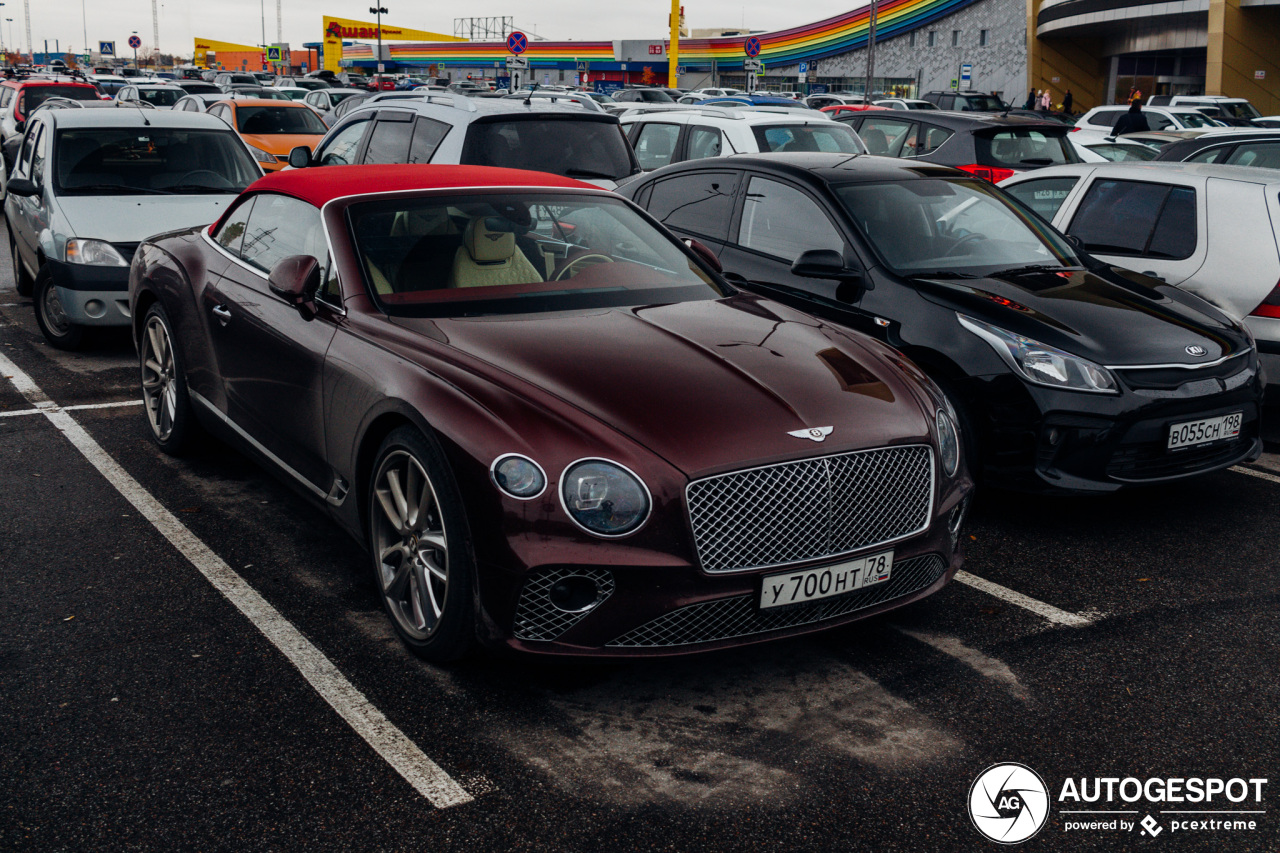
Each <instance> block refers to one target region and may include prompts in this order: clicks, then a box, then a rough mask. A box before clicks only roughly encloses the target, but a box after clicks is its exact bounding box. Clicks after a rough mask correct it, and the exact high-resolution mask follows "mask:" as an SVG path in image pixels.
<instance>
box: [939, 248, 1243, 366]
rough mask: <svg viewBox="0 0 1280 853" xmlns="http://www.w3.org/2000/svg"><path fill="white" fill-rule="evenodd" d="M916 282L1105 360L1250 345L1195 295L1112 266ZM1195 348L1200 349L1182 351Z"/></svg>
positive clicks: (1214, 353)
mask: <svg viewBox="0 0 1280 853" xmlns="http://www.w3.org/2000/svg"><path fill="white" fill-rule="evenodd" d="M917 284H918V286H919V287H920V290H921V292H922V293H923V294H924V295H925V296H926V297H928V298H931V299H932V300H933V301H935V302H942V303H943V304H947V305H949V307H953V308H955V309H956V310H957V311H960V312H961V313H970V314H971V316H974V317H977V318H978V319H981V320H985V321H986V322H989V323H991V324H993V325H996V326H999V327H1001V328H1003V329H1006V330H1008V331H1011V332H1015V333H1017V334H1020V335H1025V336H1026V337H1029V338H1032V339H1034V340H1037V341H1040V342H1041V343H1045V344H1049V345H1051V346H1056V347H1058V348H1059V349H1063V350H1066V351H1067V352H1070V353H1073V354H1075V355H1079V356H1083V357H1085V358H1088V359H1090V360H1091V361H1095V362H1097V363H1099V364H1104V365H1126V364H1195V365H1198V364H1204V363H1206V362H1208V361H1212V360H1214V359H1217V358H1221V357H1223V356H1228V355H1234V354H1235V353H1238V352H1240V351H1241V350H1242V349H1247V348H1248V346H1249V342H1248V339H1247V338H1246V337H1245V335H1244V333H1243V332H1242V331H1241V329H1240V327H1239V326H1238V324H1236V323H1235V322H1234V321H1233V320H1231V319H1230V318H1229V317H1227V316H1226V315H1225V314H1223V313H1221V312H1220V311H1218V310H1217V309H1216V308H1214V307H1213V306H1212V305H1210V304H1209V303H1207V302H1205V301H1203V300H1202V299H1200V298H1199V297H1197V296H1194V295H1192V294H1189V293H1186V292H1184V291H1181V290H1179V289H1177V288H1175V287H1170V286H1168V285H1163V284H1161V283H1160V282H1159V281H1158V280H1156V279H1152V278H1149V277H1147V276H1144V275H1140V274H1138V273H1133V272H1129V271H1127V270H1120V269H1118V268H1115V267H1111V268H1104V269H1100V270H1097V271H1091V270H1087V269H1086V270H1081V271H1077V272H1064V273H1051V272H1050V273H1033V274H1028V275H1018V276H1009V277H994V278H983V279H975V280H963V281H956V280H936V281H935V280H930V281H919V282H917ZM1152 285H1155V286H1152ZM1197 346H1199V347H1202V348H1204V349H1205V350H1206V354H1205V355H1203V356H1200V357H1195V356H1192V355H1190V354H1188V352H1187V348H1188V347H1197Z"/></svg>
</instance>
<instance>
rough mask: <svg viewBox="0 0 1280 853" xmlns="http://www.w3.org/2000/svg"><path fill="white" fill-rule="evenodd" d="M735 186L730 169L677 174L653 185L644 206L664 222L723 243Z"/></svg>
mask: <svg viewBox="0 0 1280 853" xmlns="http://www.w3.org/2000/svg"><path fill="white" fill-rule="evenodd" d="M737 186H738V176H737V175H735V174H734V173H732V172H697V173H694V174H691V175H681V176H680V177H678V178H669V179H667V180H665V181H659V182H658V183H657V184H655V185H654V186H653V190H652V193H651V194H650V196H649V199H648V201H647V202H646V203H645V207H646V209H647V210H648V211H649V213H650V214H651V215H652V216H653V218H654V219H657V220H658V221H659V222H661V223H662V224H664V225H667V226H670V227H671V228H679V229H680V230H682V231H688V232H690V233H693V234H700V235H702V236H704V237H708V238H710V239H712V240H717V241H720V242H723V241H725V240H727V239H729V218H730V217H731V216H732V214H733V194H734V191H735V190H736V189H737Z"/></svg>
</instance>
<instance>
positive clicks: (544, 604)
mask: <svg viewBox="0 0 1280 853" xmlns="http://www.w3.org/2000/svg"><path fill="white" fill-rule="evenodd" d="M570 577H583V578H590V579H591V580H593V581H595V582H596V586H597V587H598V588H599V594H598V595H597V596H596V601H595V604H593V605H591V607H589V608H587V609H586V610H583V611H581V612H577V613H570V612H568V611H565V610H561V609H560V608H558V607H556V606H555V605H554V604H552V603H551V596H550V592H551V587H553V586H555V584H556V582H557V581H560V580H563V579H564V578H570ZM613 589H614V583H613V574H612V573H610V572H608V571H606V570H605V569H586V568H576V567H573V566H558V567H556V568H552V569H545V570H543V571H540V572H538V573H537V574H534V575H533V576H532V577H530V578H529V580H527V581H525V584H524V589H523V590H521V592H520V601H519V603H518V604H517V605H516V620H515V631H514V634H515V636H516V639H519V640H554V639H556V638H558V637H559V636H560V635H561V634H563V633H564V632H565V631H568V630H569V629H570V628H572V627H573V626H574V625H577V624H578V623H579V622H581V621H582V620H583V618H584V617H586V616H588V615H589V614H590V613H591V611H592V610H595V609H596V608H597V607H599V606H600V605H601V604H603V603H604V601H605V599H607V598H608V597H609V596H610V595H613Z"/></svg>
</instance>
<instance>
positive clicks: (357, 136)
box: [316, 119, 369, 166]
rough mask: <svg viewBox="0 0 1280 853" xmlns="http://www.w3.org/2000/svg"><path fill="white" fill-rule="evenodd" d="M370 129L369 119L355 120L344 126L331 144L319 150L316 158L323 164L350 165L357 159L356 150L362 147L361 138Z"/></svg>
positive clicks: (330, 141) (331, 140)
mask: <svg viewBox="0 0 1280 853" xmlns="http://www.w3.org/2000/svg"><path fill="white" fill-rule="evenodd" d="M368 129H369V120H368V119H361V120H359V121H353V122H352V123H351V124H349V125H347V126H346V127H344V128H342V130H340V131H338V133H337V134H336V135H335V136H334V137H333V138H332V139H330V140H329V144H328V145H326V146H325V147H324V149H323V150H322V151H320V152H318V154H317V156H316V159H317V160H319V161H320V165H321V166H350V165H351V164H352V163H354V162H355V161H356V150H357V149H359V148H360V140H361V139H364V132H365V131H366V130H368Z"/></svg>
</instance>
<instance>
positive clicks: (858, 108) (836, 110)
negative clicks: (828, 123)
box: [822, 104, 891, 118]
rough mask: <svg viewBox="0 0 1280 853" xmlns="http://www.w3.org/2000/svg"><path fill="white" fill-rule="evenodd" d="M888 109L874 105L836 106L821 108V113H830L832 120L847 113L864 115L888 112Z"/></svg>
mask: <svg viewBox="0 0 1280 853" xmlns="http://www.w3.org/2000/svg"><path fill="white" fill-rule="evenodd" d="M888 109H891V108H890V107H877V106H875V105H874V104H836V105H834V106H830V107H823V108H822V112H824V113H830V114H831V116H832V117H833V118H834V117H836V116H842V115H846V114H848V113H865V112H875V111H877V110H888Z"/></svg>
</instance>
